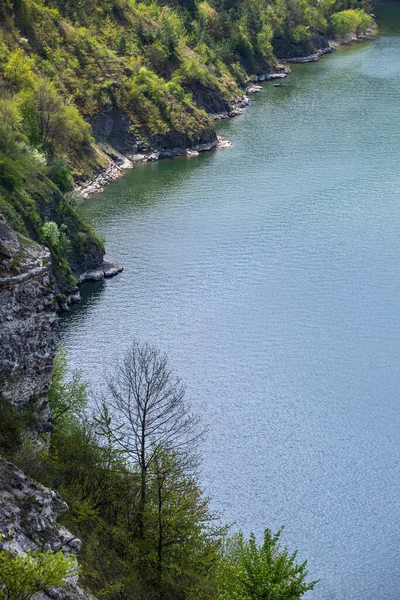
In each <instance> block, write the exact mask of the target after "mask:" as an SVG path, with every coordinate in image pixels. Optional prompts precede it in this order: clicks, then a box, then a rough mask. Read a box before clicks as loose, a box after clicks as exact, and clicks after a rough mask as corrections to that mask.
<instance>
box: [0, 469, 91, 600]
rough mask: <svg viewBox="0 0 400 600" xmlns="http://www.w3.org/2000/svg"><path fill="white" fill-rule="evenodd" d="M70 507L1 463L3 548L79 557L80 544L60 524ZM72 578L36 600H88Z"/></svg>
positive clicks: (0, 523) (0, 524)
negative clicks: (48, 551)
mask: <svg viewBox="0 0 400 600" xmlns="http://www.w3.org/2000/svg"><path fill="white" fill-rule="evenodd" d="M67 510H68V506H67V505H66V503H65V502H63V501H62V500H61V498H60V497H59V496H58V494H56V492H53V491H52V490H49V489H47V488H45V487H43V486H41V485H39V484H37V483H34V482H33V481H32V480H31V479H29V478H28V477H26V475H25V474H24V473H23V472H22V471H20V470H19V469H17V467H15V465H13V464H12V463H10V462H8V461H6V460H3V459H0V536H1V542H0V548H3V549H6V550H9V551H11V552H15V553H17V554H22V555H24V554H26V552H27V551H28V550H52V551H53V552H58V551H59V550H62V551H63V552H65V553H69V554H71V553H72V554H75V555H77V554H78V553H79V551H80V548H81V541H80V540H79V539H77V538H76V537H75V536H74V535H72V534H71V533H70V532H69V531H68V530H67V529H65V527H63V526H61V525H59V524H58V523H57V520H58V519H59V517H60V516H61V515H63V514H64V513H65V512H66V511H67ZM77 583H78V582H77V578H75V577H74V578H71V579H70V580H69V581H67V582H66V584H65V586H63V588H52V589H49V590H46V592H41V593H40V594H38V595H37V596H36V597H35V598H36V599H37V600H48V599H51V600H87V596H86V594H84V592H83V591H82V590H81V589H80V588H79V587H78V585H77Z"/></svg>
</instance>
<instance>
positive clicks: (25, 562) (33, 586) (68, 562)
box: [0, 550, 78, 600]
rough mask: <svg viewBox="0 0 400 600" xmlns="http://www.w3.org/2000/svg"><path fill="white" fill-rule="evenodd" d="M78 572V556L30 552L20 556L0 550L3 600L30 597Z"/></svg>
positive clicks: (0, 595)
mask: <svg viewBox="0 0 400 600" xmlns="http://www.w3.org/2000/svg"><path fill="white" fill-rule="evenodd" d="M77 573H78V567H77V562H76V558H75V557H74V556H65V555H64V554H63V553H62V552H57V553H56V554H53V552H51V551H50V550H49V551H47V552H29V551H28V553H27V554H26V556H21V555H19V554H17V555H15V554H13V553H12V552H9V551H8V550H0V600H29V599H30V598H32V597H33V596H34V595H35V594H37V593H38V592H41V591H42V590H44V589H46V588H49V587H53V586H60V585H62V584H63V583H64V581H65V579H66V578H67V577H72V576H74V575H76V574H77Z"/></svg>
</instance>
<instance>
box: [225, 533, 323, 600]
mask: <svg viewBox="0 0 400 600" xmlns="http://www.w3.org/2000/svg"><path fill="white" fill-rule="evenodd" d="M282 531H283V529H280V530H279V531H278V532H277V533H275V534H273V533H272V532H271V531H270V530H269V529H266V530H265V532H264V540H263V543H262V544H261V545H258V544H257V541H256V538H255V536H254V534H251V535H250V538H249V539H248V540H246V539H245V538H244V536H243V534H242V533H237V534H236V535H234V536H232V537H231V538H230V539H228V541H227V543H226V548H225V552H224V555H223V558H222V560H221V562H220V565H219V567H218V578H217V596H218V599H219V600H289V599H290V600H298V599H300V598H302V597H303V595H304V594H305V593H306V592H308V591H310V590H312V589H313V588H314V587H315V585H316V584H317V583H318V582H317V581H311V582H309V583H307V582H306V577H307V574H308V572H307V561H305V562H303V563H297V552H293V553H292V554H291V553H290V552H289V551H288V549H287V548H286V547H282V546H281V544H280V537H281V535H282Z"/></svg>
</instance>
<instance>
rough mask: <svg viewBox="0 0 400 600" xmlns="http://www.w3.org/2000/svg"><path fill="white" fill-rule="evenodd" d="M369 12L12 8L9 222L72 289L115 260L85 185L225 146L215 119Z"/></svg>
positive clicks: (1, 195) (5, 13) (213, 5)
mask: <svg viewBox="0 0 400 600" xmlns="http://www.w3.org/2000/svg"><path fill="white" fill-rule="evenodd" d="M359 5H360V6H361V5H362V7H363V8H367V7H366V6H364V2H363V1H361V2H358V1H357V0H354V1H353V0H324V1H323V2H318V1H317V0H272V1H271V2H263V1H261V2H260V1H258V0H257V1H254V0H244V1H240V2H239V1H237V0H210V2H207V1H203V2H195V1H194V0H175V1H173V2H166V1H163V0H160V1H159V2H155V1H154V0H151V1H147V2H144V3H141V2H137V1H135V0H96V1H95V0H78V1H76V0H67V1H62V0H5V1H3V2H2V3H1V6H0V123H1V126H0V212H1V213H3V215H4V216H5V218H6V221H7V222H8V223H9V225H11V226H12V227H13V228H14V229H15V230H16V231H18V232H19V233H22V234H24V235H27V236H29V237H31V238H33V239H34V240H36V241H39V242H41V243H44V244H46V245H47V246H48V247H49V248H50V250H51V252H52V255H53V258H54V260H53V266H54V272H55V276H56V279H57V281H58V286H59V291H61V292H65V293H69V292H70V291H72V290H73V289H74V286H75V281H76V277H78V276H79V275H80V274H81V273H82V272H84V271H85V270H88V269H93V268H95V267H97V266H99V265H100V264H101V262H102V259H103V255H104V250H103V244H102V242H101V241H100V240H98V239H97V238H96V236H95V235H94V234H93V232H91V231H90V229H89V228H88V227H87V226H86V225H85V224H83V223H82V222H81V220H80V218H79V217H78V216H77V213H76V210H75V207H74V199H73V196H72V195H71V194H70V192H71V191H72V189H73V185H74V181H75V182H79V181H84V180H85V179H87V178H90V177H92V176H93V175H95V174H96V173H99V172H101V171H102V170H104V168H105V167H106V166H107V165H108V164H109V161H110V158H109V156H112V157H113V159H114V160H116V161H117V162H119V161H121V160H122V157H121V156H120V154H123V155H132V154H136V153H143V152H151V151H158V152H159V153H160V155H161V156H162V155H163V154H164V155H165V154H174V153H183V152H184V151H185V150H186V149H191V148H193V149H200V150H201V149H209V148H213V147H215V146H216V144H217V136H216V133H215V130H214V128H213V125H212V120H210V117H209V115H216V114H219V115H223V116H228V115H229V114H231V112H232V107H233V106H234V104H235V102H236V101H237V100H238V99H240V98H241V96H242V95H243V87H244V85H245V84H246V82H248V81H249V77H250V76H251V75H254V74H261V73H268V72H271V70H273V69H274V68H275V67H276V65H277V60H278V59H279V58H288V57H298V56H304V55H307V54H311V53H312V52H313V51H315V50H316V49H319V48H321V47H324V46H326V45H327V37H328V36H331V35H332V34H334V33H335V31H333V30H332V24H333V26H334V29H335V28H336V33H338V34H340V35H346V32H347V33H348V32H349V31H350V30H351V29H352V30H354V31H356V32H357V33H359V32H360V31H362V30H365V28H366V27H367V26H368V22H369V18H368V16H367V15H366V14H365V13H364V12H363V11H360V10H358V9H357V10H350V11H346V12H347V13H348V16H347V17H346V18H344V19H343V18H341V19H340V18H339V19H338V18H337V13H338V11H343V10H344V9H348V8H357V7H358V6H359ZM335 13H336V14H335ZM350 13H351V14H352V19H351V18H349V15H350ZM343 14H346V13H343V12H339V15H343ZM332 15H334V18H333V19H332ZM335 19H336V20H335ZM45 221H52V222H53V223H55V224H56V225H57V227H55V226H54V225H52V226H51V227H50V229H49V228H47V230H46V228H43V225H44V222H45Z"/></svg>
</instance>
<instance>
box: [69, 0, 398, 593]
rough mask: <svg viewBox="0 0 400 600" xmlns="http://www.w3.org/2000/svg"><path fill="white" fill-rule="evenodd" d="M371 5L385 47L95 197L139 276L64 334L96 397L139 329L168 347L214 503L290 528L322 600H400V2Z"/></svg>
mask: <svg viewBox="0 0 400 600" xmlns="http://www.w3.org/2000/svg"><path fill="white" fill-rule="evenodd" d="M375 12H376V13H377V15H378V17H380V23H381V33H382V35H381V37H380V38H379V39H378V40H377V41H376V42H374V43H371V44H365V45H360V46H357V47H353V48H349V49H341V50H340V51H338V52H337V53H336V54H335V55H332V56H329V57H327V58H324V59H323V60H321V61H320V62H319V63H316V64H310V65H299V66H298V67H296V68H295V69H293V74H292V75H291V76H290V78H289V79H288V80H287V83H286V84H285V87H284V88H280V89H277V88H273V87H272V86H271V85H270V84H266V85H265V86H264V90H263V92H262V93H261V94H259V95H258V96H257V97H254V100H253V103H252V105H251V106H250V107H249V109H248V110H247V111H246V112H245V114H244V115H243V116H241V117H238V118H236V119H234V120H232V121H230V122H225V123H223V124H222V125H221V128H222V129H223V130H224V133H225V135H226V137H228V138H229V139H230V140H231V141H232V143H233V146H232V147H231V148H229V149H226V150H222V151H216V152H213V153H207V154H203V155H201V156H199V157H198V158H190V159H187V158H183V159H177V160H174V161H162V162H160V163H157V164H147V165H141V166H138V167H137V168H135V169H134V170H133V171H132V172H130V173H129V174H128V175H127V176H126V177H125V178H124V179H123V180H120V181H119V182H117V183H115V184H113V185H112V186H110V187H109V188H108V189H107V190H106V191H105V192H104V193H103V194H100V195H98V196H96V197H94V198H92V199H90V200H89V201H87V202H86V203H85V205H84V212H85V215H86V217H87V218H89V219H90V220H91V221H92V222H93V224H94V225H95V228H96V230H97V231H98V232H99V233H100V234H102V235H105V236H106V237H107V240H108V243H107V249H108V252H109V254H110V255H111V256H112V257H113V258H115V259H117V260H119V261H120V262H121V263H123V264H124V266H125V271H124V272H123V273H122V274H121V275H120V276H119V277H117V278H115V279H113V280H109V281H107V282H106V283H99V284H93V285H87V286H85V287H84V288H83V289H82V293H83V296H84V301H83V302H82V303H81V304H80V305H79V306H77V307H76V308H75V309H74V310H73V311H72V312H71V313H70V314H69V315H68V316H67V317H66V318H64V320H63V322H62V327H63V344H64V345H66V346H67V347H68V349H69V356H70V361H71V365H72V367H73V368H75V367H80V368H82V369H83V372H84V376H85V377H86V379H88V380H89V381H90V382H91V383H92V384H93V386H94V387H95V388H96V387H98V386H99V385H101V377H102V375H103V373H104V372H105V371H107V369H108V368H109V364H110V362H111V361H112V359H113V358H115V357H117V356H120V355H121V353H122V352H123V351H124V349H125V348H126V347H128V346H129V343H130V341H131V339H132V338H133V337H137V338H139V339H143V340H149V341H151V342H154V343H156V344H157V345H158V346H159V347H160V348H162V349H163V350H165V351H167V353H168V354H169V357H170V360H171V363H172V364H173V365H174V366H175V368H176V370H177V371H178V372H179V374H180V375H181V376H182V378H183V379H184V380H185V382H186V383H187V386H188V398H189V399H190V400H191V401H192V403H193V405H194V407H195V409H196V410H197V412H199V413H200V414H201V415H202V417H203V419H204V421H205V422H206V423H207V424H208V425H209V429H210V433H209V437H208V441H207V443H206V444H205V447H204V470H203V475H202V482H203V485H204V487H205V489H206V491H207V492H208V493H209V494H211V495H212V496H213V498H214V505H215V507H216V508H217V509H220V510H223V511H224V516H225V519H226V520H227V521H229V522H232V521H233V522H235V523H236V526H237V527H240V528H242V529H243V530H245V531H246V532H249V531H250V530H254V531H255V532H256V533H257V534H258V535H259V534H261V532H262V530H263V528H264V527H265V526H269V527H271V528H273V529H276V528H277V527H279V526H280V525H281V524H285V525H286V533H285V539H286V542H287V543H288V544H289V545H290V547H292V548H294V547H299V548H300V556H301V558H308V559H309V567H310V571H311V575H312V576H316V577H320V578H321V583H320V584H319V585H318V587H317V588H316V590H315V592H313V593H311V594H309V597H310V599H311V598H313V599H314V600H322V599H323V600H334V599H335V600H336V599H337V600H344V599H346V600H398V599H399V598H400V477H399V463H400V436H399V432H400V405H399V390H400V368H399V366H400V326H399V323H400V294H399V292H400V264H399V257H400V235H399V232H400V185H399V184H400V168H399V167H400V118H399V106H400V104H399V102H400V3H399V4H398V5H396V4H380V5H378V6H377V8H376V9H375Z"/></svg>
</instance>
